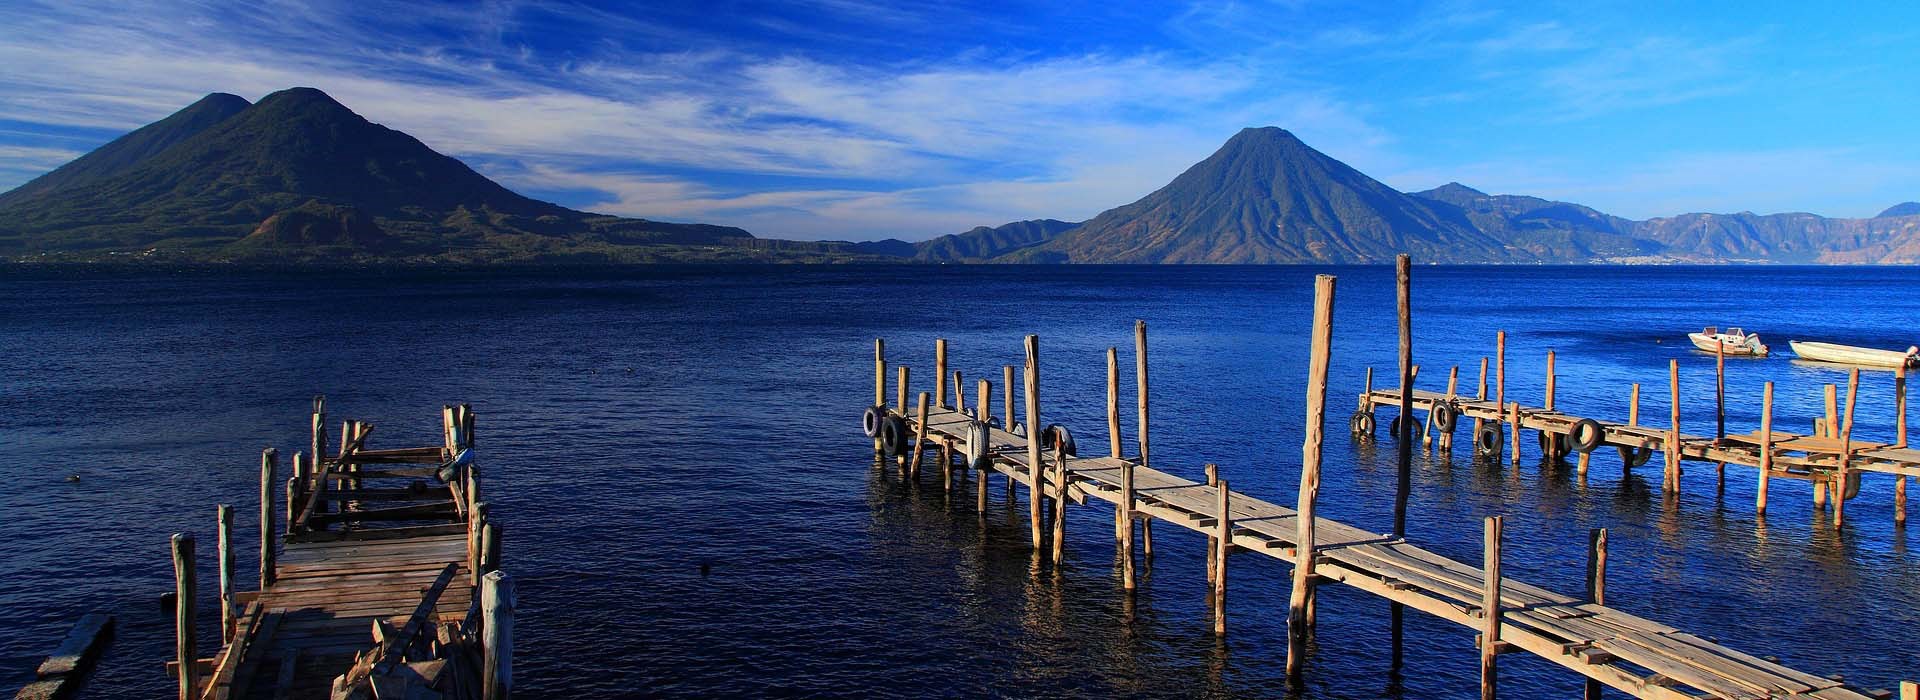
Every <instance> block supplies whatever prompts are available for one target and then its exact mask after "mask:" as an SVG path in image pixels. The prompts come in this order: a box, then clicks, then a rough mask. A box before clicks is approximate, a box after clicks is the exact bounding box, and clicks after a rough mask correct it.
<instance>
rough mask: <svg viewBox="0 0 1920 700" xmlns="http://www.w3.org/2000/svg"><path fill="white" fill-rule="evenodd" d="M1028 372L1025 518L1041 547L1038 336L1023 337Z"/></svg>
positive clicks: (1035, 544)
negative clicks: (1024, 339)
mask: <svg viewBox="0 0 1920 700" xmlns="http://www.w3.org/2000/svg"><path fill="white" fill-rule="evenodd" d="M1026 350H1027V372H1026V375H1027V376H1026V396H1027V484H1028V488H1027V519H1028V520H1029V521H1030V524H1031V525H1032V528H1031V529H1032V531H1033V532H1032V534H1033V549H1034V551H1036V552H1038V551H1040V545H1041V541H1040V538H1041V536H1042V533H1041V530H1040V499H1041V498H1042V497H1043V496H1042V494H1043V493H1045V492H1046V480H1045V479H1044V478H1043V477H1042V475H1041V473H1040V472H1041V465H1040V336H1037V335H1030V336H1027V338H1026Z"/></svg>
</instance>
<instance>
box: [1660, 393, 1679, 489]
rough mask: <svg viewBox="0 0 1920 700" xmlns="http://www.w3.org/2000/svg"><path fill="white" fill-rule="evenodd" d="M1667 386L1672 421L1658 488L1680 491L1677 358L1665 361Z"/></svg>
mask: <svg viewBox="0 0 1920 700" xmlns="http://www.w3.org/2000/svg"><path fill="white" fill-rule="evenodd" d="M1667 387H1668V389H1669V392H1668V393H1669V397H1670V398H1671V399H1672V401H1673V416H1672V419H1673V423H1672V427H1671V428H1669V429H1668V430H1667V439H1666V445H1665V447H1666V451H1667V454H1666V457H1667V474H1666V477H1665V478H1664V479H1662V480H1661V484H1660V490H1662V491H1665V492H1667V493H1679V492H1680V460H1681V458H1682V455H1681V454H1680V448H1681V447H1682V445H1681V444H1680V361H1679V360H1668V361H1667Z"/></svg>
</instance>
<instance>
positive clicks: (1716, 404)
mask: <svg viewBox="0 0 1920 700" xmlns="http://www.w3.org/2000/svg"><path fill="white" fill-rule="evenodd" d="M1713 419H1714V422H1715V423H1714V433H1713V441H1714V444H1716V445H1718V444H1722V443H1724V442H1726V441H1727V344H1726V343H1724V342H1716V343H1714V344H1713ZM1726 469H1727V465H1726V464H1725V463H1722V464H1721V465H1720V470H1721V471H1722V472H1725V471H1726Z"/></svg>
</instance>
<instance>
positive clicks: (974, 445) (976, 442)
mask: <svg viewBox="0 0 1920 700" xmlns="http://www.w3.org/2000/svg"><path fill="white" fill-rule="evenodd" d="M992 441H993V430H992V429H991V428H989V427H988V426H987V424H986V422H984V421H973V422H970V423H968V424H967V468H969V469H985V468H987V462H989V461H991V460H992V459H993V453H992V452H990V450H991V449H992V447H993V445H992Z"/></svg>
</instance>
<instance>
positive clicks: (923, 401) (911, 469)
mask: <svg viewBox="0 0 1920 700" xmlns="http://www.w3.org/2000/svg"><path fill="white" fill-rule="evenodd" d="M935 383H938V380H936V381H935ZM929 398H930V397H928V396H927V392H924V391H922V392H920V402H919V404H918V405H917V406H916V408H918V409H919V410H918V411H917V412H916V413H915V414H914V426H913V454H912V455H911V456H909V457H908V458H907V464H906V472H907V477H908V478H910V479H918V478H920V454H921V453H922V452H925V451H926V449H927V400H928V399H929Z"/></svg>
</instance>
